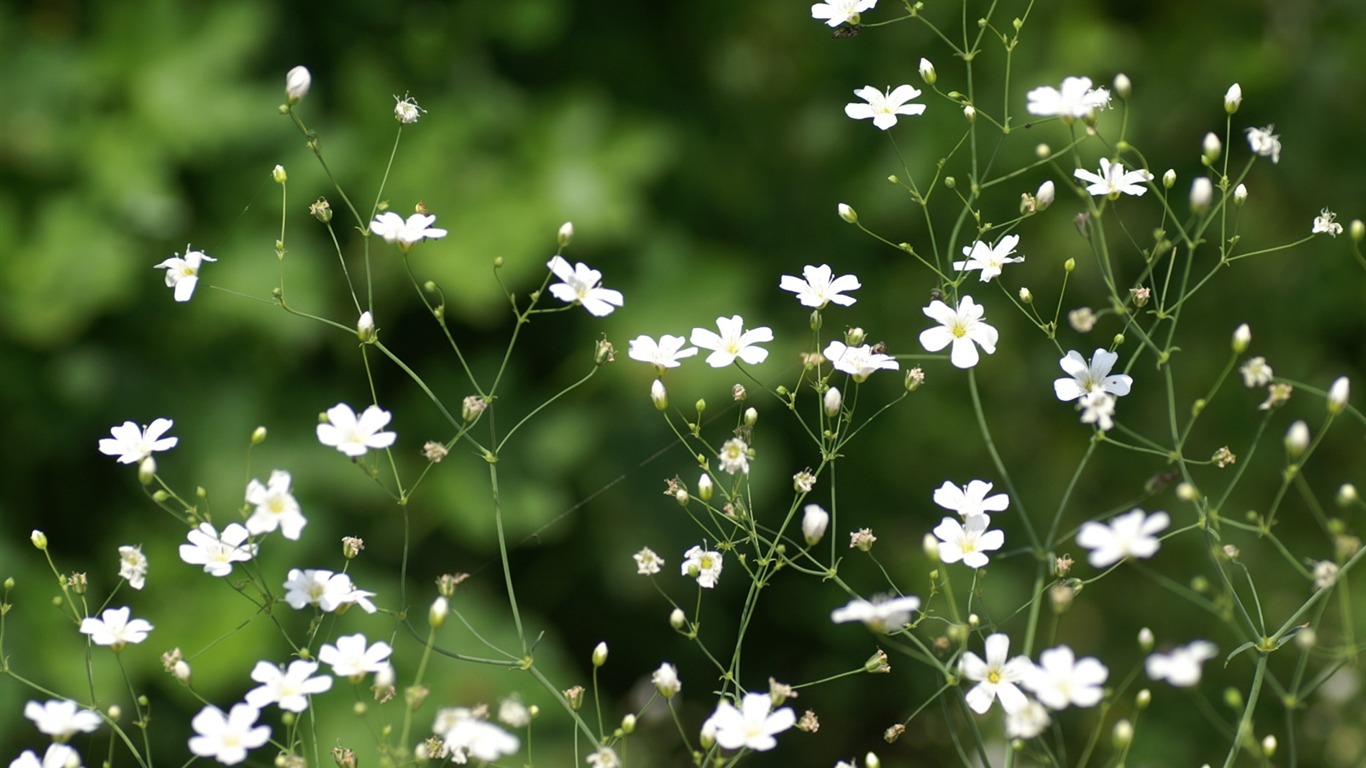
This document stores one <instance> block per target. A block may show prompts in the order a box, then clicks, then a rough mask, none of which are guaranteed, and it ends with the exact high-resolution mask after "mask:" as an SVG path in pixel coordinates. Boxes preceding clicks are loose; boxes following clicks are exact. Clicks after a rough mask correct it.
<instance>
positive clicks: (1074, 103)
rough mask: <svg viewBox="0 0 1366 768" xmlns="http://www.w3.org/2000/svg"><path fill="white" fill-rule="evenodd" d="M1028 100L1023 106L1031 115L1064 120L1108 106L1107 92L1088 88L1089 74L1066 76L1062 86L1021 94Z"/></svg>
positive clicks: (1042, 88) (1046, 87)
mask: <svg viewBox="0 0 1366 768" xmlns="http://www.w3.org/2000/svg"><path fill="white" fill-rule="evenodd" d="M1025 97H1026V98H1027V99H1029V103H1028V104H1027V105H1026V106H1025V109H1027V110H1029V114H1031V115H1040V116H1043V117H1061V118H1064V119H1067V120H1071V119H1075V118H1079V117H1086V116H1087V115H1089V114H1091V113H1092V112H1094V111H1096V110H1097V109H1104V108H1105V107H1108V106H1109V105H1110V92H1109V91H1107V90H1106V89H1104V88H1092V87H1091V78H1089V77H1068V78H1065V79H1064V80H1063V81H1062V88H1061V89H1058V88H1054V87H1052V86H1040V87H1038V88H1035V89H1033V90H1032V91H1030V92H1029V93H1027V94H1025Z"/></svg>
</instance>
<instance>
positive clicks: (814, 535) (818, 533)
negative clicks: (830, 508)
mask: <svg viewBox="0 0 1366 768" xmlns="http://www.w3.org/2000/svg"><path fill="white" fill-rule="evenodd" d="M829 524H830V513H829V512H826V511H825V510H824V509H821V506H820V505H819V504H807V505H806V509H804V510H803V511H802V537H803V538H805V539H806V545H807V546H809V547H814V546H816V544H817V543H818V542H819V541H820V540H821V538H822V537H824V536H825V528H826V526H828V525H829Z"/></svg>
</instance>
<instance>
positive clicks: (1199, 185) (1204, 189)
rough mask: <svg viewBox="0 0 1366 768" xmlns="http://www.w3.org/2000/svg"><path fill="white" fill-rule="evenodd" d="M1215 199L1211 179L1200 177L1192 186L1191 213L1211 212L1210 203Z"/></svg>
mask: <svg viewBox="0 0 1366 768" xmlns="http://www.w3.org/2000/svg"><path fill="white" fill-rule="evenodd" d="M1213 199H1214V185H1213V184H1211V183H1210V180H1209V177H1207V176H1200V177H1199V178H1197V179H1196V180H1195V181H1194V182H1193V183H1192V184H1191V211H1193V212H1195V213H1204V212H1205V211H1208V210H1209V204H1210V201H1211V200H1213Z"/></svg>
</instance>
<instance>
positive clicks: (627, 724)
mask: <svg viewBox="0 0 1366 768" xmlns="http://www.w3.org/2000/svg"><path fill="white" fill-rule="evenodd" d="M635 729H636V716H635V715H631V714H628V715H626V716H625V717H623V718H621V731H622V733H632V732H634V731H635Z"/></svg>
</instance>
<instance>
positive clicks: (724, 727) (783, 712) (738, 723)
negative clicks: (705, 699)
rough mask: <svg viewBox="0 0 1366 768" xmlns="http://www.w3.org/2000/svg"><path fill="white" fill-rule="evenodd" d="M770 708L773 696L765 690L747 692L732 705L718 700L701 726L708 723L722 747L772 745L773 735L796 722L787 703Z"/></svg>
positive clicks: (759, 748) (761, 749)
mask: <svg viewBox="0 0 1366 768" xmlns="http://www.w3.org/2000/svg"><path fill="white" fill-rule="evenodd" d="M772 710H773V699H772V698H771V697H770V696H769V695H768V694H765V693H747V694H745V697H744V699H743V700H742V701H741V702H740V709H736V708H735V706H734V705H733V704H731V703H730V702H729V701H722V702H721V703H720V704H718V705H717V706H716V711H715V712H714V713H713V714H712V716H711V717H709V718H707V723H706V724H705V725H704V726H703V727H704V729H705V728H707V726H710V730H711V731H713V732H714V733H715V739H716V743H717V744H718V745H720V746H721V747H722V748H723V749H741V748H748V749H752V750H754V751H756V752H764V751H767V750H770V749H773V748H774V747H775V746H777V745H778V741H777V740H776V739H774V738H773V737H774V736H775V735H777V734H779V733H781V732H783V731H785V730H787V729H788V728H791V727H792V726H793V725H795V724H796V723H797V715H796V714H795V713H794V712H793V711H792V709H791V708H790V707H783V708H782V709H779V710H777V711H776V712H774V711H772Z"/></svg>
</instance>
